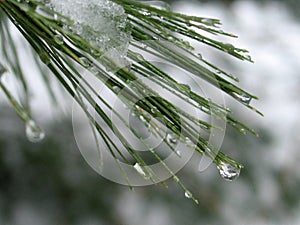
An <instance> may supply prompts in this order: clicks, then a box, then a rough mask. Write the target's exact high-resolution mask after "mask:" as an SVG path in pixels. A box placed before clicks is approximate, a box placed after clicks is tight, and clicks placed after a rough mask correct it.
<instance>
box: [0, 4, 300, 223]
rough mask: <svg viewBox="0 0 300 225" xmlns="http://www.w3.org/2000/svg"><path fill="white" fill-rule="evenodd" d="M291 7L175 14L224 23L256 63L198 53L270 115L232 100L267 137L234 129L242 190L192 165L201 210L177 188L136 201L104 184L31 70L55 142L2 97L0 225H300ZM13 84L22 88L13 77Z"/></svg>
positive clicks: (37, 107) (296, 50)
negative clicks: (32, 128) (30, 128)
mask: <svg viewBox="0 0 300 225" xmlns="http://www.w3.org/2000/svg"><path fill="white" fill-rule="evenodd" d="M291 2H292V3H293V4H294V5H296V3H295V2H297V1H291ZM285 3H289V1H287V2H284V1H265V2H263V3H262V2H257V1H246V0H245V1H234V2H233V3H231V4H229V3H227V1H226V4H225V3H223V4H222V2H219V1H213V2H210V3H201V2H200V1H195V2H189V1H178V2H175V3H174V4H173V5H172V7H173V9H174V10H176V11H179V12H184V13H187V14H194V15H199V16H208V17H215V18H219V19H221V21H222V23H223V28H224V30H226V31H230V32H232V33H235V34H238V36H239V38H238V39H237V40H233V43H234V44H235V45H237V46H240V47H243V48H246V49H249V50H250V53H251V56H252V58H253V59H254V61H255V63H254V64H250V63H245V62H243V63H240V62H239V61H238V60H232V59H231V58H229V57H228V56H226V55H225V54H220V53H218V52H214V51H213V52H210V51H209V52H207V50H206V51H204V50H203V46H201V45H198V46H197V50H199V52H202V51H203V57H205V58H207V59H210V60H211V61H213V62H215V63H217V64H218V65H220V66H221V67H223V68H225V69H226V70H227V71H230V72H232V73H234V74H236V75H238V76H239V78H240V80H241V86H242V87H244V88H246V89H247V90H249V91H251V92H252V93H255V94H256V95H257V96H259V98H260V100H259V101H256V102H254V105H255V106H256V107H257V108H258V109H260V111H262V112H263V113H264V115H265V117H260V116H258V115H255V114H254V113H253V112H251V111H249V110H246V109H243V110H241V108H242V107H240V105H238V104H237V103H235V102H234V101H231V100H230V99H227V104H228V105H230V106H231V107H233V108H234V109H235V112H236V116H238V117H239V118H241V119H242V120H243V121H246V122H247V123H248V124H251V126H252V127H253V128H255V129H256V130H257V131H258V132H259V133H260V135H261V137H260V138H259V139H257V138H255V137H251V136H242V137H241V136H240V135H239V134H237V132H236V131H234V130H231V129H228V130H227V135H226V137H225V141H224V144H223V150H224V151H225V152H226V151H228V153H230V154H233V155H234V156H235V157H236V158H238V159H239V160H240V161H241V162H242V163H243V164H244V165H245V169H244V170H243V171H242V173H241V176H240V178H239V179H238V180H236V181H234V182H230V183H229V182H226V181H224V180H222V179H221V178H220V177H219V175H218V173H217V170H216V169H215V168H210V169H209V170H207V171H205V172H204V173H198V172H197V170H196V169H195V168H194V167H193V166H192V165H189V166H187V167H185V168H184V170H182V171H181V172H180V173H179V175H180V176H181V177H182V178H183V181H184V183H185V184H187V186H188V187H189V188H190V189H191V190H192V191H193V192H194V193H195V195H196V196H197V197H198V199H199V203H200V204H199V206H197V205H194V204H193V202H191V201H189V200H187V199H186V198H185V197H184V194H183V193H182V191H181V190H179V188H178V187H177V185H176V184H174V182H172V181H169V182H168V184H169V186H170V187H169V189H164V188H163V187H160V186H153V187H145V188H137V189H136V191H135V192H134V193H133V192H131V191H130V190H129V189H128V188H127V187H123V186H119V185H117V184H114V183H111V182H110V181H107V180H105V179H104V178H101V177H99V176H98V175H97V174H96V173H95V172H94V171H92V170H91V169H90V168H89V167H88V165H87V164H86V163H85V162H84V160H83V159H82V157H81V156H80V153H79V151H78V149H77V147H76V144H75V141H74V137H73V133H72V127H71V122H70V121H68V120H67V119H66V118H65V117H63V116H62V117H61V118H59V119H57V117H56V119H54V121H53V119H51V118H53V117H54V116H53V113H54V112H53V111H52V110H51V109H50V108H51V107H50V106H49V103H47V101H45V93H44V92H45V91H43V90H41V89H40V88H39V87H40V85H39V83H38V82H35V77H36V76H38V75H37V74H35V73H36V72H35V71H33V70H32V68H33V66H31V65H30V62H27V61H26V64H27V67H26V70H27V73H28V74H30V76H28V77H29V79H30V80H32V84H33V90H34V92H33V94H34V104H33V107H34V112H35V115H36V117H37V120H38V121H39V123H41V124H42V125H43V126H44V128H45V130H46V133H47V137H46V139H45V141H43V142H42V143H39V144H30V143H28V141H27V140H26V138H25V134H24V127H23V125H22V123H21V121H19V119H17V118H16V116H14V112H13V110H12V109H11V108H7V107H6V103H5V100H3V99H4V98H3V96H2V95H1V106H0V114H1V117H0V224H4V225H6V224H7V225H8V224H12V225H29V224H41V225H47V224H49V225H50V224H78V225H79V224H80V225H102V224H103V225H106V224H110V225H114V224H116V225H118V224H120V225H121V224H122V225H123V224H126V225H138V224H145V225H153V224H159V225H169V224H170V225H171V224H178V225H182V224H185V225H218V224H225V225H227V224H228V225H229V224H230V225H277V224H278V225H279V224H280V225H282V224H286V225H298V224H300V216H299V211H300V196H299V190H300V164H299V163H298V162H299V160H300V149H299V143H300V138H299V133H298V132H299V130H300V129H299V128H300V122H299V113H300V102H299V97H298V95H299V91H300V74H299V71H300V45H299V40H300V23H299V21H300V17H298V15H297V14H296V13H295V12H294V11H293V10H292V9H291V8H289V7H288V6H287V5H285ZM228 4H229V5H228ZM299 7H300V3H299ZM294 8H295V7H294ZM228 41H229V40H228ZM21 47H22V46H21V45H20V48H21ZM23 58H24V59H26V58H25V53H24V56H23ZM5 79H6V80H5V82H7V83H8V84H10V83H12V81H11V80H10V79H11V78H9V77H6V78H5ZM66 108H67V110H66V111H68V110H70V109H68V107H66ZM237 112H239V113H237ZM55 115H57V114H55ZM237 137H238V138H237Z"/></svg>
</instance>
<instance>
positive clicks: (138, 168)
mask: <svg viewBox="0 0 300 225" xmlns="http://www.w3.org/2000/svg"><path fill="white" fill-rule="evenodd" d="M133 168H134V169H135V170H136V171H137V172H138V173H139V174H141V175H142V176H143V177H144V178H146V179H147V178H149V176H148V175H147V174H146V173H145V171H144V169H143V168H142V167H141V166H140V164H138V163H136V164H134V166H133Z"/></svg>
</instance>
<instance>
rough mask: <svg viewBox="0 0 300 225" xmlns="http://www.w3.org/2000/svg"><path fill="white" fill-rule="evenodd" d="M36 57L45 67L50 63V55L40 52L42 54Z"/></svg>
mask: <svg viewBox="0 0 300 225" xmlns="http://www.w3.org/2000/svg"><path fill="white" fill-rule="evenodd" d="M38 55H39V57H40V59H41V61H42V62H43V63H45V64H46V65H48V64H50V63H51V59H50V55H49V54H48V53H47V52H45V51H42V52H40V53H38Z"/></svg>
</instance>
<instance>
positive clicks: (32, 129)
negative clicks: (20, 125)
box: [26, 120, 45, 143]
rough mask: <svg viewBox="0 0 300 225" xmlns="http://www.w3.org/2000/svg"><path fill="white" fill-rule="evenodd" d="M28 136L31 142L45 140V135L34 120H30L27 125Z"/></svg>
mask: <svg viewBox="0 0 300 225" xmlns="http://www.w3.org/2000/svg"><path fill="white" fill-rule="evenodd" d="M26 136H27V139H28V140H29V141H31V142H34V143H36V142H40V141H41V140H43V139H44V137H45V133H44V131H43V130H42V129H41V128H40V127H39V126H38V125H37V124H36V123H35V122H34V121H33V120H29V121H28V122H27V123H26Z"/></svg>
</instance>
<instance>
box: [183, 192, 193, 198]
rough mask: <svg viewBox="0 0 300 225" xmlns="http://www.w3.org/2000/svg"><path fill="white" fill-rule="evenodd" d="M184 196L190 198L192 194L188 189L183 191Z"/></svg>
mask: <svg viewBox="0 0 300 225" xmlns="http://www.w3.org/2000/svg"><path fill="white" fill-rule="evenodd" d="M184 196H185V197H186V198H192V197H193V195H192V193H191V192H190V191H185V192H184Z"/></svg>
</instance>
